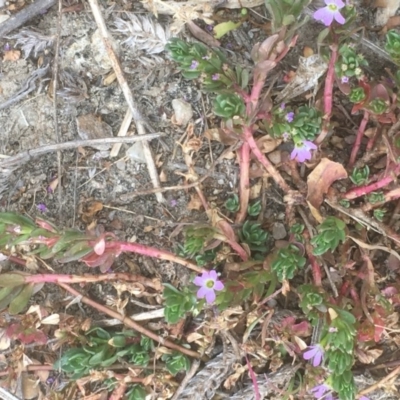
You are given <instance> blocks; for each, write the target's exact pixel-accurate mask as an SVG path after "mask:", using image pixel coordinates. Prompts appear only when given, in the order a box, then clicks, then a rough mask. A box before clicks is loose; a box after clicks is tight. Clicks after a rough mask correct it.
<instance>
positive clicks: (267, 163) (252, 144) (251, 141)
mask: <svg viewBox="0 0 400 400" xmlns="http://www.w3.org/2000/svg"><path fill="white" fill-rule="evenodd" d="M244 134H245V140H246V142H247V143H248V144H249V146H250V149H251V151H252V153H253V154H254V156H255V157H256V158H257V161H258V162H259V163H260V164H261V165H263V166H264V168H265V169H266V170H267V172H268V173H269V174H270V175H271V177H272V179H273V180H274V181H275V182H276V184H277V185H278V186H279V187H280V188H281V189H282V190H283V191H284V192H285V193H289V191H290V187H289V185H288V184H287V183H286V182H285V180H284V179H283V178H282V175H281V174H280V173H279V172H278V171H277V169H276V168H275V167H274V166H273V165H272V164H271V162H270V161H269V160H268V158H267V157H265V156H264V154H263V153H262V152H261V150H260V149H259V148H258V146H257V143H256V141H255V140H254V137H253V133H252V131H251V129H250V128H248V129H245V132H244Z"/></svg>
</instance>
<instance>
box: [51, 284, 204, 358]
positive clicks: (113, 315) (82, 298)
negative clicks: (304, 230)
mask: <svg viewBox="0 0 400 400" xmlns="http://www.w3.org/2000/svg"><path fill="white" fill-rule="evenodd" d="M57 285H58V286H60V287H62V288H63V289H65V290H66V291H67V292H69V293H71V294H72V295H74V296H76V297H78V298H79V299H80V301H81V302H82V303H84V304H87V305H89V306H91V307H93V308H95V309H96V310H98V311H100V312H102V313H104V314H106V315H108V316H109V317H111V318H115V319H117V320H119V321H121V322H122V323H123V324H124V325H126V326H128V327H129V328H132V329H134V330H135V331H137V332H139V333H141V334H142V335H145V336H147V337H149V338H150V339H152V340H154V341H155V342H157V343H160V344H161V345H162V346H165V347H168V348H170V349H173V350H177V351H179V352H180V353H183V354H186V355H187V356H190V357H193V358H196V359H201V355H200V354H199V353H197V352H195V351H193V350H190V349H187V348H186V347H183V346H180V345H179V344H176V343H174V342H171V341H170V340H168V339H164V338H163V337H161V336H159V335H156V334H155V333H154V332H152V331H149V330H148V329H146V328H144V327H143V326H141V325H139V324H138V323H136V322H135V321H133V320H132V319H130V318H129V317H124V316H123V315H121V314H120V313H118V312H116V311H114V310H112V309H111V308H109V307H107V306H103V305H102V304H99V303H97V302H95V301H94V300H92V299H89V298H88V297H86V296H84V295H82V294H81V293H79V292H78V291H77V290H75V289H74V288H72V287H71V286H69V285H67V284H66V283H61V282H57Z"/></svg>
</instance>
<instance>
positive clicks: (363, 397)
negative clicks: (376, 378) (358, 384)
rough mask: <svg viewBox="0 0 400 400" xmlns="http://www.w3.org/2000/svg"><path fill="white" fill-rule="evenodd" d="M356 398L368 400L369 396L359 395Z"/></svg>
mask: <svg viewBox="0 0 400 400" xmlns="http://www.w3.org/2000/svg"><path fill="white" fill-rule="evenodd" d="M358 400H369V397H367V396H361V397H360V398H359V399H358Z"/></svg>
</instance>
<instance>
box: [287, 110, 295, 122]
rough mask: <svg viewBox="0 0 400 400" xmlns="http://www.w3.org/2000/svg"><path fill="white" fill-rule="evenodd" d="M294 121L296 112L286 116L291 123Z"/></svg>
mask: <svg viewBox="0 0 400 400" xmlns="http://www.w3.org/2000/svg"><path fill="white" fill-rule="evenodd" d="M293 119H294V112H293V111H290V112H288V113H287V114H286V121H287V122H289V123H290V122H292V121H293Z"/></svg>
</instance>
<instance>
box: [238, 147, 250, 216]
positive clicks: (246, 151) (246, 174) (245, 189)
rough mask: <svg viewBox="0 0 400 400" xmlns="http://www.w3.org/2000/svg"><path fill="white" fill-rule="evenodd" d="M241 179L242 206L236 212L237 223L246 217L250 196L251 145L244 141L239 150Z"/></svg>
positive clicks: (240, 195) (240, 194)
mask: <svg viewBox="0 0 400 400" xmlns="http://www.w3.org/2000/svg"><path fill="white" fill-rule="evenodd" d="M239 163H240V164H239V165H240V177H239V179H240V181H239V199H240V208H239V212H238V213H237V214H236V221H235V222H236V223H237V224H241V223H243V221H244V220H245V219H246V215H247V207H248V205H249V198H250V146H249V145H248V143H246V142H244V143H243V145H242V147H241V148H240V151H239Z"/></svg>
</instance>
